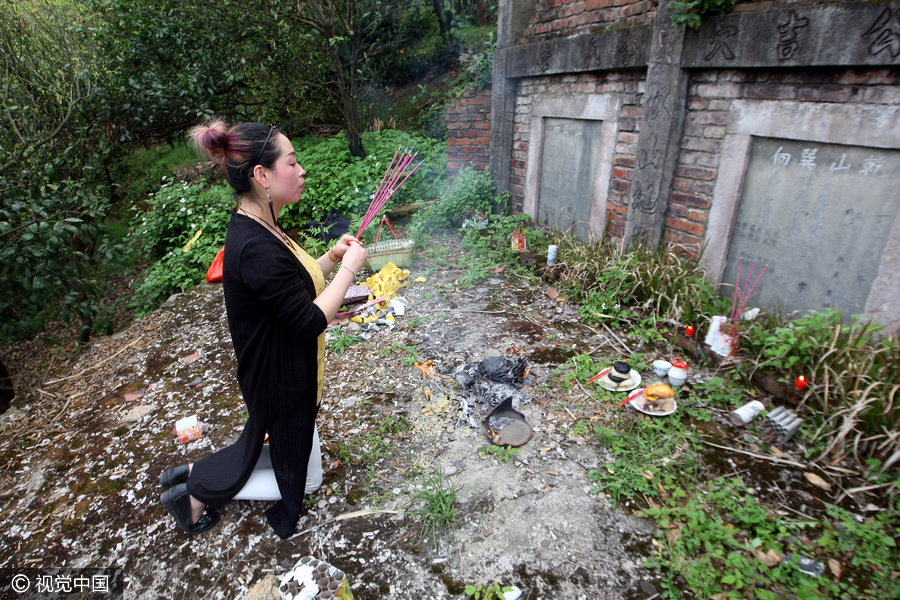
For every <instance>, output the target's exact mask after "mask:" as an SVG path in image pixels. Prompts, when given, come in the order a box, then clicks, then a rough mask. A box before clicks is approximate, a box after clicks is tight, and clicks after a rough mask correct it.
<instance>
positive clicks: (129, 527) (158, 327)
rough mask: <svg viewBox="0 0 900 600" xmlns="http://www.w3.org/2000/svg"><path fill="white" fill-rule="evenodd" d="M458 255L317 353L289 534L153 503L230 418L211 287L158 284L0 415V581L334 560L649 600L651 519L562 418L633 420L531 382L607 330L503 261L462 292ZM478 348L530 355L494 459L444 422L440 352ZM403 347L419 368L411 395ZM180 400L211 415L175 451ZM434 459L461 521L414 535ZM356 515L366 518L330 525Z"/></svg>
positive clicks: (598, 344)
mask: <svg viewBox="0 0 900 600" xmlns="http://www.w3.org/2000/svg"><path fill="white" fill-rule="evenodd" d="M460 256H461V252H460V250H459V249H458V248H457V247H456V246H455V245H453V244H451V245H450V246H448V247H447V248H446V253H445V254H444V261H443V264H440V265H436V264H433V263H427V262H426V261H423V260H418V261H416V262H414V264H413V266H412V267H411V270H412V275H411V277H410V279H412V278H413V277H416V276H419V275H423V276H425V277H426V280H427V281H426V282H425V283H412V284H411V285H410V286H408V287H407V288H405V289H404V290H402V291H401V295H402V296H403V297H404V298H405V299H406V300H408V301H409V304H410V307H409V309H408V311H407V313H406V315H404V316H402V317H398V318H397V321H398V324H399V326H398V327H397V329H396V330H395V331H393V332H382V333H378V334H376V335H375V336H374V337H373V338H372V339H371V340H369V341H367V342H364V343H361V344H357V345H354V346H352V347H350V348H349V349H348V350H346V351H345V352H344V353H342V354H338V353H337V352H334V351H330V353H329V357H328V366H327V370H326V382H325V397H324V400H323V406H322V410H321V412H320V418H319V429H320V435H321V438H322V442H323V452H324V463H325V481H324V485H323V486H322V488H321V489H320V491H319V492H317V493H316V494H315V496H314V497H313V498H312V500H311V501H310V503H309V506H308V510H307V511H306V512H305V513H304V515H303V516H302V517H301V521H300V523H299V525H298V535H296V536H294V537H293V538H291V539H289V540H285V541H282V540H279V539H278V538H277V537H276V536H275V535H274V534H273V533H272V531H271V530H270V529H269V527H268V525H267V523H266V521H265V516H264V510H265V508H267V506H268V503H265V502H249V501H234V502H232V503H230V504H229V505H227V506H226V507H225V508H224V509H223V510H222V511H221V520H220V522H219V523H218V524H217V525H216V526H215V527H214V528H213V529H212V530H211V531H210V532H208V533H206V534H203V535H200V536H197V537H188V536H186V535H184V534H183V533H182V532H181V530H180V529H179V528H178V527H177V526H176V525H175V523H174V521H173V520H172V518H171V517H169V516H168V515H167V514H166V513H165V511H164V510H163V509H162V507H161V506H160V504H159V495H160V493H161V491H162V490H161V488H160V486H159V483H158V481H159V480H158V478H159V474H160V473H161V472H162V471H164V470H165V469H167V468H169V467H172V466H175V465H177V464H180V463H183V462H186V461H191V460H196V459H199V458H201V457H203V456H205V455H206V454H208V453H209V452H211V451H213V450H215V449H217V448H221V447H223V446H225V445H227V444H229V443H230V442H231V441H233V440H234V439H236V437H237V436H238V435H239V433H240V430H241V427H242V426H243V421H244V418H245V413H244V412H243V401H242V399H241V396H240V391H239V389H238V386H237V383H236V380H235V366H236V365H235V361H234V354H233V350H232V347H231V342H230V337H229V334H228V329H227V324H226V320H225V313H224V305H223V296H222V292H221V287H220V286H217V285H210V284H204V285H202V286H199V287H198V288H196V289H195V290H192V291H190V292H188V293H185V294H182V295H179V296H177V297H175V298H174V299H170V301H169V302H167V304H166V305H165V306H164V307H163V308H161V309H160V310H158V311H156V312H154V313H152V314H150V315H147V316H146V317H144V318H142V319H140V320H138V321H136V322H135V323H133V325H131V326H130V327H128V328H127V329H125V330H123V331H121V332H119V333H117V334H115V335H113V336H111V337H108V338H101V339H97V340H96V341H95V342H94V343H93V345H91V346H90V348H89V349H87V350H86V351H84V352H83V353H82V354H80V355H79V356H78V358H77V361H75V362H74V364H68V365H66V367H65V369H63V370H60V369H59V368H57V369H55V370H54V371H53V372H52V373H47V374H46V377H45V378H44V379H43V381H42V382H41V384H40V386H39V390H38V391H36V392H35V394H34V395H33V396H30V397H29V400H28V401H26V402H19V403H18V405H17V406H15V407H14V408H13V409H11V410H10V411H9V412H7V413H6V414H4V415H3V416H2V417H0V439H2V441H0V507H2V517H0V519H2V526H0V539H2V543H0V574H2V575H3V577H4V578H6V577H9V576H11V574H12V573H14V572H16V570H18V569H24V568H28V569H31V572H39V571H41V570H42V569H48V568H51V567H91V568H114V569H120V570H121V571H120V572H121V576H122V581H123V586H124V597H125V598H192V597H197V598H217V599H218V598H223V599H240V598H244V597H245V595H246V594H247V591H248V589H250V588H251V587H252V586H254V584H256V583H258V582H260V581H261V580H263V578H264V577H266V576H267V575H275V576H276V577H277V576H280V575H281V574H282V573H284V572H285V571H287V570H288V569H289V568H290V567H291V566H292V565H293V564H294V563H295V562H296V561H297V560H298V559H299V558H300V557H301V556H304V555H308V554H311V555H313V556H315V557H317V558H320V559H322V560H326V561H328V562H330V563H331V564H333V565H335V566H337V567H339V568H340V569H342V570H343V571H345V573H346V574H347V576H348V577H349V580H350V582H351V584H352V589H353V593H354V596H355V597H356V598H357V599H359V600H366V599H374V598H408V597H417V598H448V597H454V596H455V597H463V589H464V588H465V586H466V585H468V584H478V583H482V584H493V583H500V584H501V585H515V586H517V587H518V588H520V589H521V590H522V592H523V593H522V598H527V599H529V600H537V599H540V598H544V599H550V598H572V599H576V598H585V599H587V598H591V599H601V598H602V599H607V598H608V599H622V600H625V599H629V600H638V599H649V598H651V597H654V594H655V589H654V588H653V585H652V584H653V581H654V579H655V576H654V573H653V572H652V571H650V570H648V569H647V568H645V567H644V566H643V565H644V561H645V559H647V557H648V556H649V555H650V553H651V552H652V545H651V537H652V535H653V532H654V527H653V524H652V523H651V522H649V521H646V520H643V519H640V518H636V517H635V516H633V515H632V514H631V511H630V510H629V507H628V506H624V507H620V508H613V507H612V506H611V504H610V502H609V501H608V499H607V498H606V497H605V495H604V494H603V493H602V492H599V491H598V490H596V489H595V487H594V484H593V483H592V482H591V481H590V479H589V472H590V471H591V470H592V469H597V468H600V467H601V465H602V463H601V460H602V461H604V462H605V460H606V459H605V458H604V456H605V450H604V449H603V448H600V447H599V446H597V445H596V442H593V441H592V440H591V439H590V437H589V436H587V435H579V433H582V434H583V433H584V432H579V431H578V430H577V428H575V427H573V425H574V424H575V423H576V422H577V421H583V422H588V423H606V422H611V421H614V420H616V419H620V418H647V417H639V416H637V414H636V413H633V411H630V409H628V408H625V409H616V408H615V407H612V406H601V405H598V403H597V402H596V401H594V400H593V398H592V397H591V396H590V395H588V394H587V393H586V392H585V391H584V390H583V389H579V388H578V387H575V388H573V389H571V390H565V389H563V388H561V387H560V386H559V385H558V382H559V379H560V378H559V377H551V374H552V373H553V371H554V370H557V369H560V368H562V367H565V366H566V365H567V364H568V365H571V360H570V359H571V358H572V357H573V356H575V355H576V354H581V353H590V354H591V355H592V356H593V358H594V360H595V361H600V360H601V358H608V359H609V361H610V364H611V363H612V361H614V360H619V359H620V358H621V355H622V350H621V343H620V341H618V340H616V339H615V336H612V335H611V336H609V337H607V336H606V335H604V334H603V333H601V332H599V331H596V330H594V329H591V328H589V327H586V326H585V325H583V324H581V323H580V322H579V320H578V319H577V318H576V316H575V315H574V311H573V310H572V308H571V307H570V306H569V305H568V304H566V302H565V300H564V299H559V298H557V299H556V300H551V299H550V298H549V297H548V296H547V295H546V294H545V291H544V288H545V285H546V284H544V283H539V282H537V281H531V280H528V279H526V278H523V277H520V276H517V275H507V274H505V273H504V272H501V273H497V274H493V275H491V276H490V277H489V278H487V279H486V280H484V281H481V282H478V283H476V284H475V285H474V286H468V287H464V286H462V285H461V284H460V278H461V277H462V276H463V274H464V271H463V270H462V269H459V268H458V267H455V265H457V264H458V260H459V258H460ZM344 327H345V328H346V331H349V327H348V326H344ZM329 334H330V335H338V334H339V330H337V329H336V328H335V327H333V328H332V329H330V330H329ZM341 335H343V334H341ZM630 349H631V350H636V348H630ZM657 351H658V353H659V354H661V355H664V354H665V353H666V352H667V351H668V353H671V352H672V351H673V349H668V350H667V349H665V348H658V349H657ZM496 355H501V356H505V357H522V358H524V359H526V360H527V361H528V365H529V367H530V369H531V370H530V375H529V378H528V382H529V383H528V384H527V385H525V386H523V387H521V389H520V390H519V391H520V392H521V394H522V395H523V396H524V397H525V401H523V402H522V403H521V404H520V405H519V407H518V409H519V410H520V411H521V412H522V413H523V414H524V415H525V418H526V419H527V421H528V422H529V424H530V425H531V426H532V428H533V430H534V435H533V437H532V438H531V440H530V441H528V443H526V444H525V445H524V446H522V447H521V448H519V450H518V453H517V454H516V455H515V456H512V458H511V460H509V461H508V462H503V461H502V460H500V458H498V457H497V456H492V455H482V450H483V449H484V448H486V447H487V446H489V441H488V439H487V437H486V436H485V434H484V432H483V431H482V430H481V429H480V428H471V427H470V426H469V425H468V424H466V423H465V421H463V420H462V419H460V414H459V410H458V401H457V399H456V398H455V396H454V394H455V393H456V391H457V384H456V379H455V377H454V372H455V370H456V369H457V368H458V367H459V366H461V365H464V364H473V363H478V362H480V361H481V360H482V359H484V358H486V357H489V356H496ZM413 359H417V360H418V361H425V360H431V361H432V362H433V368H434V373H435V382H432V383H429V384H428V385H429V387H428V388H427V389H428V393H427V394H426V392H425V391H424V390H425V389H426V387H425V386H424V385H423V383H424V382H423V376H424V374H423V372H422V371H421V370H420V369H419V368H417V367H415V366H413V365H412V364H411V363H412V362H413ZM651 377H652V375H651ZM435 384H439V385H440V388H438V387H436V386H435ZM440 389H443V390H445V391H446V392H447V394H448V395H449V398H446V399H445V398H444V397H443V396H442V394H441V393H440ZM435 390H437V391H435ZM138 396H139V397H138ZM444 400H449V402H444ZM477 410H478V411H480V412H479V418H481V417H483V416H484V415H486V414H487V412H488V409H487V408H483V407H478V409H477ZM191 414H197V415H198V417H199V418H200V420H201V421H203V422H205V423H208V424H209V425H210V427H211V429H210V431H209V432H208V433H207V434H206V435H205V436H204V437H203V438H202V439H200V440H197V441H194V442H190V443H188V444H179V443H178V442H177V441H176V440H175V438H174V437H173V435H172V433H171V430H172V427H173V424H174V423H175V421H176V420H178V419H180V418H182V417H184V416H187V415H191ZM438 473H440V474H441V475H442V476H443V477H444V478H445V479H446V480H447V481H449V482H450V483H451V484H452V486H453V488H454V489H455V490H456V495H457V499H458V506H459V509H460V520H459V523H458V526H457V527H456V528H454V529H452V530H450V531H447V532H442V533H439V534H438V535H435V536H430V535H429V536H424V535H423V531H422V528H421V524H422V516H421V514H420V513H419V512H417V511H418V510H419V509H421V507H422V502H421V500H419V499H418V497H419V495H420V494H421V493H422V492H423V491H427V490H428V487H427V486H428V484H429V482H430V481H432V482H433V480H434V478H435V477H436V476H437V474H438ZM357 511H377V512H374V513H372V514H368V515H363V516H352V515H351V516H350V518H340V517H342V516H346V515H347V514H348V513H356V512H357ZM3 585H6V582H3V581H0V587H2V586H3ZM3 594H4V592H2V591H0V597H5V596H3ZM11 597H31V596H28V595H27V594H26V595H24V596H15V595H13V596H11ZM33 597H39V596H33Z"/></svg>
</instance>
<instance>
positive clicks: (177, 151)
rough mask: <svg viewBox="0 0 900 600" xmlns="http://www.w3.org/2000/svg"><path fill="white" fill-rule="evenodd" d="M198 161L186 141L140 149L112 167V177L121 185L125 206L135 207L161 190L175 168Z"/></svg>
mask: <svg viewBox="0 0 900 600" xmlns="http://www.w3.org/2000/svg"><path fill="white" fill-rule="evenodd" d="M196 162H197V154H196V152H194V149H193V148H191V147H189V146H188V145H187V144H174V145H171V146H170V145H165V146H160V147H158V148H148V149H144V150H138V151H137V152H135V153H134V154H131V155H129V156H126V157H124V158H123V159H122V160H120V161H118V162H117V163H116V165H115V166H114V167H113V169H112V171H113V173H112V176H113V178H114V179H115V180H116V182H117V183H118V184H119V185H120V186H121V187H122V190H121V191H120V193H122V194H123V195H124V200H123V205H124V206H125V207H133V206H136V205H137V204H139V203H140V202H142V201H143V200H144V198H145V197H146V196H147V195H148V194H153V193H156V192H157V191H159V189H160V185H161V184H162V183H164V182H165V178H166V177H171V176H172V174H173V173H174V171H175V169H177V168H179V167H187V166H189V165H192V164H194V163H196Z"/></svg>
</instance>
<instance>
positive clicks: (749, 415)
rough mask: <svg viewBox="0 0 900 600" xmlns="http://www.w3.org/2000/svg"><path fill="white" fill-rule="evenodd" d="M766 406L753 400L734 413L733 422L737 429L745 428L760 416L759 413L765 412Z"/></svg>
mask: <svg viewBox="0 0 900 600" xmlns="http://www.w3.org/2000/svg"><path fill="white" fill-rule="evenodd" d="M765 408H766V407H765V405H763V403H762V402H760V401H759V400H752V401H750V402H748V403H747V404H745V405H743V406H742V407H740V408H738V409H736V410H734V411H732V413H731V422H732V423H734V424H735V426H736V427H743V426H744V425H746V424H747V423H749V422H750V421H752V420H753V419H755V418H756V417H757V415H759V413H760V412H761V411H763V410H765Z"/></svg>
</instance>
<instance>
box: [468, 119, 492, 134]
mask: <svg viewBox="0 0 900 600" xmlns="http://www.w3.org/2000/svg"><path fill="white" fill-rule="evenodd" d="M472 128H473V129H478V130H480V131H486V130H488V129H490V128H491V122H490V119H488V120H487V121H485V122H483V123H472Z"/></svg>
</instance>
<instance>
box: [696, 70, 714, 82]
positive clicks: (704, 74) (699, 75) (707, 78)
mask: <svg viewBox="0 0 900 600" xmlns="http://www.w3.org/2000/svg"><path fill="white" fill-rule="evenodd" d="M718 79H719V72H718V71H694V72H692V73H691V83H695V82H700V83H709V82H713V81H718Z"/></svg>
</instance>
